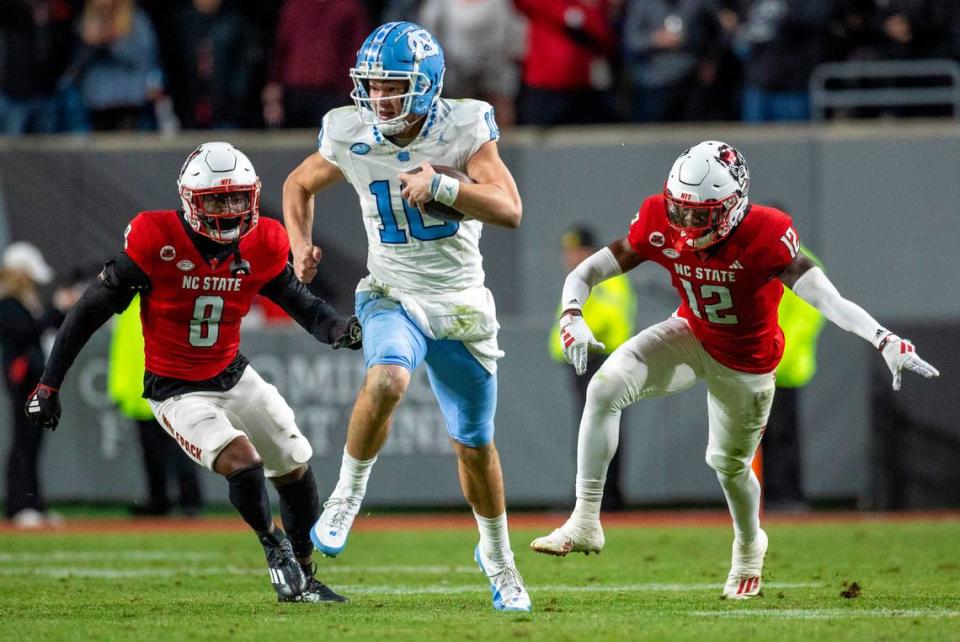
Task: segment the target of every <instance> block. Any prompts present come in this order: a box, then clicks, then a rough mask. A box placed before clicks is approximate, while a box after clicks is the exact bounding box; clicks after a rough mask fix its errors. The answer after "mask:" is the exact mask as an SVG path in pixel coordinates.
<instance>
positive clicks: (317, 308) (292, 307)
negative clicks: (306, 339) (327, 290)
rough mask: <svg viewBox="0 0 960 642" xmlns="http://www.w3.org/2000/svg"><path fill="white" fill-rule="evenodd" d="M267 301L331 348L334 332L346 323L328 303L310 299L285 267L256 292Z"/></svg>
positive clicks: (311, 296) (290, 269)
mask: <svg viewBox="0 0 960 642" xmlns="http://www.w3.org/2000/svg"><path fill="white" fill-rule="evenodd" d="M260 294H262V295H263V296H265V297H267V298H268V299H270V300H271V301H273V302H274V303H276V304H277V305H279V306H280V307H281V308H283V310H284V312H286V313H287V314H289V315H290V317H291V318H293V320H294V321H296V322H297V323H299V324H300V325H301V326H303V327H304V328H305V329H306V330H307V332H309V333H310V334H312V335H313V336H314V337H315V338H316V339H317V341H320V342H321V343H327V344H332V343H333V342H334V341H336V340H337V337H338V336H339V332H338V329H340V326H342V325H343V324H344V323H346V319H344V318H343V317H341V316H340V315H339V314H337V311H336V310H334V309H333V306H331V305H330V304H329V303H327V302H326V301H324V300H323V299H321V298H319V297H317V296H314V294H313V293H312V292H310V291H309V290H308V289H307V288H306V286H305V285H304V284H303V283H301V282H300V280H299V279H297V277H296V275H295V274H294V272H293V268H292V267H291V266H290V265H289V264H287V265H286V267H284V268H283V271H282V272H280V274H278V275H277V276H276V277H274V278H273V280H271V281H269V282H268V283H267V284H266V285H264V286H263V287H262V288H260Z"/></svg>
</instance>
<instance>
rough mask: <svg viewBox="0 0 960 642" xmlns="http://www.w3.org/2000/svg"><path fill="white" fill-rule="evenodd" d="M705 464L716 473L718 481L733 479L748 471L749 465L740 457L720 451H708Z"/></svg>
mask: <svg viewBox="0 0 960 642" xmlns="http://www.w3.org/2000/svg"><path fill="white" fill-rule="evenodd" d="M706 461H707V465H708V466H710V468H712V469H713V470H714V471H716V473H717V477H719V478H720V481H723V480H725V479H733V478H735V477H739V476H740V475H743V474H744V473H747V472H749V471H750V466H749V465H748V464H746V463H744V461H743V460H742V459H737V458H736V457H731V456H729V455H724V454H722V453H708V454H707V457H706Z"/></svg>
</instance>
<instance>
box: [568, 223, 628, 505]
mask: <svg viewBox="0 0 960 642" xmlns="http://www.w3.org/2000/svg"><path fill="white" fill-rule="evenodd" d="M560 244H561V246H562V247H563V262H564V265H565V266H566V269H567V271H568V272H569V271H570V270H572V269H573V268H575V267H577V266H578V265H580V263H581V262H582V261H583V260H584V259H586V258H587V257H589V256H590V255H592V254H593V253H594V252H596V251H597V250H599V249H600V248H598V247H597V242H596V236H595V235H594V233H593V230H591V229H589V228H587V227H585V226H583V225H577V226H574V227H571V228H570V229H568V230H567V231H566V232H564V234H563V236H562V237H560ZM561 312H563V310H557V317H556V318H559V317H560V313H561ZM636 317H637V296H636V293H635V292H634V289H633V286H632V285H631V284H630V279H629V278H628V277H627V276H626V275H624V274H620V275H618V276H615V277H613V278H612V279H607V280H606V281H604V282H603V283H599V284H597V286H596V287H595V288H594V289H593V294H592V295H591V297H590V299H589V300H587V302H586V303H585V304H584V306H583V318H584V319H585V320H586V322H587V323H588V324H589V325H590V327H591V328H592V329H593V330H594V336H595V337H596V339H597V341H599V342H600V343H602V344H604V348H603V351H602V352H592V353H590V354H589V355H588V356H587V370H586V372H585V374H584V375H583V376H578V375H577V373H576V371H575V370H572V369H570V368H567V369H566V370H567V372H568V374H569V376H570V388H571V390H572V392H573V395H574V402H575V404H577V407H582V406H583V405H584V404H585V403H586V401H587V385H588V384H589V383H590V379H592V378H593V375H595V374H596V373H597V370H599V369H600V366H602V365H603V362H604V361H606V359H607V357H608V356H610V354H611V353H612V352H613V351H614V350H616V349H617V348H618V347H620V344H621V343H623V342H624V341H626V340H627V339H629V338H630V337H632V336H633V333H634V328H635V327H636ZM549 347H550V356H551V357H553V360H554V361H557V362H558V363H566V359H565V358H564V356H563V343H562V342H561V340H560V327H559V326H558V325H557V324H553V331H552V332H551V333H550V346H549ZM578 423H579V422H578ZM622 443H623V442H622V441H621V445H622ZM622 451H623V448H620V449H618V450H617V452H616V453H614V455H613V459H611V460H610V466H609V467H608V468H607V482H606V485H605V486H604V493H603V499H602V500H601V504H600V508H601V510H605V511H610V510H621V509H622V508H623V507H624V503H625V502H624V497H623V484H622V482H621V478H620V474H621V470H622V466H621V465H620V453H621V452H622Z"/></svg>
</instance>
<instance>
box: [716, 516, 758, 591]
mask: <svg viewBox="0 0 960 642" xmlns="http://www.w3.org/2000/svg"><path fill="white" fill-rule="evenodd" d="M767 544H768V540H767V534H766V533H765V532H764V530H763V529H762V528H761V529H759V530H758V531H757V539H755V540H754V541H753V542H752V543H751V544H749V545H747V546H741V545H740V544H737V541H736V540H734V541H733V564H732V565H731V567H730V575H728V576H727V583H726V584H724V585H723V597H725V598H727V599H730V600H746V599H749V598H751V597H756V596H757V595H759V594H760V588H761V587H762V586H763V581H762V577H763V559H764V557H766V555H767Z"/></svg>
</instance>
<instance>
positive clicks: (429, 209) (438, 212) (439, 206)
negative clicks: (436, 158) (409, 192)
mask: <svg viewBox="0 0 960 642" xmlns="http://www.w3.org/2000/svg"><path fill="white" fill-rule="evenodd" d="M433 169H434V171H436V172H437V174H444V175H446V176H450V177H452V178H455V179H457V180H458V181H460V182H461V183H476V181H475V180H473V179H472V178H470V177H469V176H467V175H466V174H465V173H463V172H461V171H460V170H459V169H456V168H455V167H447V166H446V165H434V166H433ZM420 171H421V169H420V168H419V167H414V168H413V169H411V170H408V171H407V174H417V173H419V172H420ZM400 187H401V189H402V188H403V184H401V185H400ZM423 209H424V211H425V212H426V213H427V214H429V215H430V216H432V217H434V218H439V219H442V220H444V221H462V220H463V216H464V215H463V213H462V212H460V211H458V210H457V209H455V208H453V207H450V206H449V205H444V204H443V203H440V202H437V201H430V202H429V203H427V204H426V205H424V206H423Z"/></svg>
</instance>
